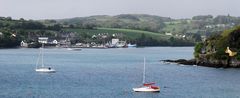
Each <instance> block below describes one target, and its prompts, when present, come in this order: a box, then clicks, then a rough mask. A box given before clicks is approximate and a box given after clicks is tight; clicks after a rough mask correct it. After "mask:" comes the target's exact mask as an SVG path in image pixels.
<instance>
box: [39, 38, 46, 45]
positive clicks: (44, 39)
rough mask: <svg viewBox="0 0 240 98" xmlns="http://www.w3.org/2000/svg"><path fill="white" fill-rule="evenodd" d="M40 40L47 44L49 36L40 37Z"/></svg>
mask: <svg viewBox="0 0 240 98" xmlns="http://www.w3.org/2000/svg"><path fill="white" fill-rule="evenodd" d="M38 42H39V43H44V44H46V43H47V42H48V37H38Z"/></svg>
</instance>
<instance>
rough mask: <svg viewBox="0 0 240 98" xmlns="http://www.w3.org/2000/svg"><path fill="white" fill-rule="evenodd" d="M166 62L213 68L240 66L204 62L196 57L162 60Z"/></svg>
mask: <svg viewBox="0 0 240 98" xmlns="http://www.w3.org/2000/svg"><path fill="white" fill-rule="evenodd" d="M160 61H161V62H164V63H175V64H182V65H189V66H203V67H212V68H240V66H228V65H226V64H222V63H210V62H202V61H197V60H196V59H190V60H186V59H177V60H170V59H166V60H160Z"/></svg>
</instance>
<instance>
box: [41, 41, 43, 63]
mask: <svg viewBox="0 0 240 98" xmlns="http://www.w3.org/2000/svg"><path fill="white" fill-rule="evenodd" d="M43 48H44V43H42V49H41V54H42V67H44V64H43Z"/></svg>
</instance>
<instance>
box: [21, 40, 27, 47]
mask: <svg viewBox="0 0 240 98" xmlns="http://www.w3.org/2000/svg"><path fill="white" fill-rule="evenodd" d="M20 44H21V47H28V43H25V42H24V41H22V42H21V43H20Z"/></svg>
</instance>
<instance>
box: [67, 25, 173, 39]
mask: <svg viewBox="0 0 240 98" xmlns="http://www.w3.org/2000/svg"><path fill="white" fill-rule="evenodd" d="M64 30H65V31H70V32H77V33H87V34H90V35H94V34H99V33H108V34H115V33H122V34H124V36H125V37H127V38H130V39H136V38H139V37H140V36H141V35H142V34H145V35H146V36H147V37H152V38H153V39H157V40H167V39H169V38H170V37H171V36H167V35H164V34H160V33H154V32H148V31H141V30H131V29H119V28H97V29H64Z"/></svg>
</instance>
